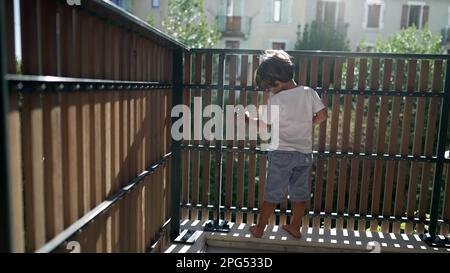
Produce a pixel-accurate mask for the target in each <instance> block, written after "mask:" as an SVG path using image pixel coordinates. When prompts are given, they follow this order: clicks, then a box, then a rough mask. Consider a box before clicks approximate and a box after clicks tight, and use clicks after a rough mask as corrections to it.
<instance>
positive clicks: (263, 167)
mask: <svg viewBox="0 0 450 273" xmlns="http://www.w3.org/2000/svg"><path fill="white" fill-rule="evenodd" d="M269 96H270V93H269V92H262V103H261V105H266V106H267V103H268V101H269ZM258 126H261V125H258ZM258 132H260V131H259V128H258ZM266 143H267V141H266V140H264V141H261V144H266ZM266 174H267V155H261V157H260V158H259V181H260V183H261V184H260V187H264V186H265V185H266V178H267V177H266ZM262 194H263V195H262V196H264V192H263V193H262ZM261 205H262V203H261V202H260V209H261ZM273 224H275V215H272V216H270V218H269V225H273Z"/></svg>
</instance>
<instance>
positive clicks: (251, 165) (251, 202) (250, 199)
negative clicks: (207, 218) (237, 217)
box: [247, 55, 266, 224]
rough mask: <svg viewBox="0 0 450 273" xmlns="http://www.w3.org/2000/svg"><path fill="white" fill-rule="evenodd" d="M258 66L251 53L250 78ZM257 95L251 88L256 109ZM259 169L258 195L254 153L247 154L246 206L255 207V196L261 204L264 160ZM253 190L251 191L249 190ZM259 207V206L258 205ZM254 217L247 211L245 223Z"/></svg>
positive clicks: (251, 141)
mask: <svg viewBox="0 0 450 273" xmlns="http://www.w3.org/2000/svg"><path fill="white" fill-rule="evenodd" d="M258 66H259V59H258V56H257V55H253V56H252V68H251V69H252V74H251V77H252V79H254V78H255V71H256V69H257V68H258ZM258 96H259V92H257V91H255V90H253V91H252V92H251V98H250V103H251V104H252V105H254V106H255V107H256V109H258V105H259V103H258ZM252 126H255V128H251V127H250V124H249V131H251V130H254V131H255V132H256V130H257V128H258V124H255V125H252ZM250 137H251V135H249V139H250ZM252 137H253V139H254V140H250V141H249V144H250V148H253V149H254V148H256V138H257V135H255V136H252ZM259 159H260V161H261V160H262V156H259ZM260 164H261V165H260V169H259V180H258V196H255V195H256V192H255V187H256V183H255V178H256V154H254V153H251V154H250V155H249V156H248V189H247V208H254V207H255V198H257V200H258V203H259V204H262V199H263V196H264V184H263V181H264V182H265V176H266V173H265V167H266V161H265V162H264V169H263V168H261V167H262V164H263V163H260ZM262 176H264V180H262ZM251 189H252V190H253V192H251V191H250V190H251ZM256 207H258V205H256ZM259 207H261V206H259ZM254 217H255V215H254V214H253V213H248V214H247V223H248V224H253V222H254Z"/></svg>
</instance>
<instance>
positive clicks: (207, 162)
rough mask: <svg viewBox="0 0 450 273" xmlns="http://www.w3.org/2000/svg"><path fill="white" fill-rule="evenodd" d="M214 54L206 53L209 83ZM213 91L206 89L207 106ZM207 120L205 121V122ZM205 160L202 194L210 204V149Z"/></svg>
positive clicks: (204, 213) (205, 216) (204, 215)
mask: <svg viewBox="0 0 450 273" xmlns="http://www.w3.org/2000/svg"><path fill="white" fill-rule="evenodd" d="M212 68H213V63H212V55H211V54H206V67H205V84H207V85H209V84H211V83H212ZM211 92H212V90H211V89H210V88H208V89H206V90H205V94H204V95H203V97H204V100H205V106H206V105H211ZM204 123H205V121H203V124H204ZM204 143H205V145H206V146H209V145H211V141H209V140H205V141H204ZM203 158H204V160H203V175H202V180H203V182H202V183H203V185H202V186H203V196H202V204H203V205H209V204H210V202H209V195H210V172H211V153H210V152H208V151H205V152H204V157H203ZM207 220H209V212H208V210H207V209H203V211H202V221H203V222H204V221H207Z"/></svg>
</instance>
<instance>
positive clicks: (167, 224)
mask: <svg viewBox="0 0 450 273" xmlns="http://www.w3.org/2000/svg"><path fill="white" fill-rule="evenodd" d="M171 221H172V218H170V219H168V220H167V221H166V222H165V223H164V224H163V225H162V227H161V228H160V229H159V231H158V233H157V234H156V235H155V237H154V238H153V239H152V241H151V243H150V247H148V248H147V250H146V251H145V252H146V253H152V251H153V249H155V248H156V247H157V245H158V243H159V241H160V240H161V238H162V237H163V236H164V233H166V232H167V230H168V229H169V227H170V222H171Z"/></svg>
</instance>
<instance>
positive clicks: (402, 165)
mask: <svg viewBox="0 0 450 273" xmlns="http://www.w3.org/2000/svg"><path fill="white" fill-rule="evenodd" d="M416 66H417V60H409V61H408V82H407V91H414V88H415V87H414V86H415V81H416V77H417V76H416V74H417V72H416ZM412 107H413V105H412V98H411V97H406V98H405V106H404V110H403V120H402V123H403V124H402V136H401V140H402V141H401V145H400V154H401V155H407V154H408V153H409V145H410V141H409V137H410V135H411V113H412ZM406 166H407V165H406V162H403V161H401V162H399V163H398V173H397V185H396V191H395V208H394V216H397V217H399V216H403V213H404V212H405V207H406V206H405V179H406V178H405V175H406V168H407V167H406ZM392 229H393V230H392V231H393V232H394V233H400V223H394V224H393V225H392Z"/></svg>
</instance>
